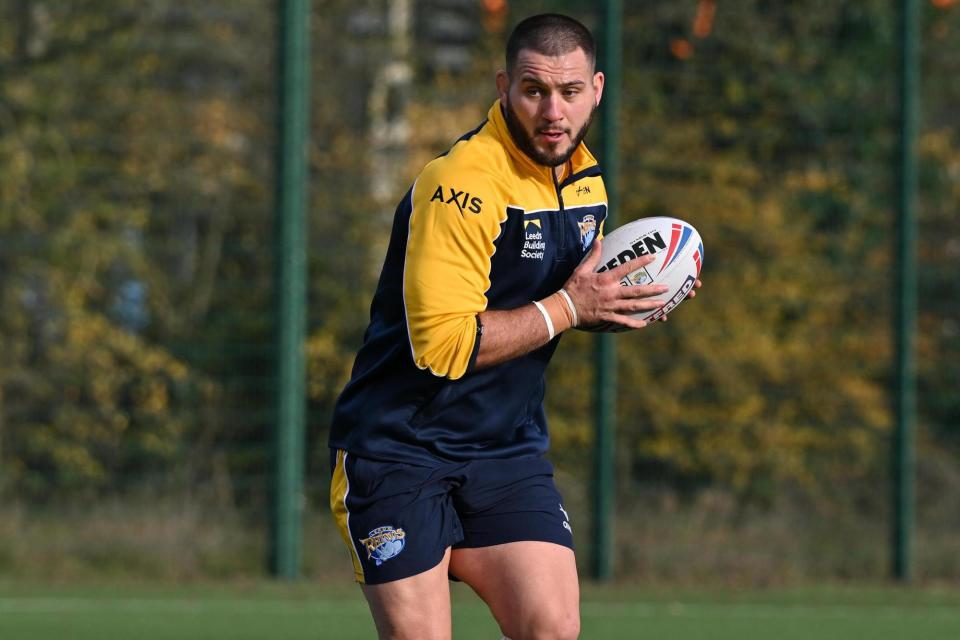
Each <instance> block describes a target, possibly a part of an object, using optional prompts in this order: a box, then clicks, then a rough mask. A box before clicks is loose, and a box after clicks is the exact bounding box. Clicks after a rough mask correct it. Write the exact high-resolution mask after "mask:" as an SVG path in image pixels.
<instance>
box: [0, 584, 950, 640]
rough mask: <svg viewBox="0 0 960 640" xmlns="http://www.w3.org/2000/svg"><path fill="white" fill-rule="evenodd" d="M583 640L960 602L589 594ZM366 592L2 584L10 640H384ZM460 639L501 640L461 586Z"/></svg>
mask: <svg viewBox="0 0 960 640" xmlns="http://www.w3.org/2000/svg"><path fill="white" fill-rule="evenodd" d="M582 619H583V625H582V626H583V633H582V636H581V637H582V638H584V639H585V640H595V639H603V638H609V639H610V640H622V639H624V638H638V639H639V638H670V639H672V640H688V639H691V640H692V639H694V638H704V639H717V640H725V639H730V640H734V639H735V640H747V639H750V638H765V639H766V638H776V639H778V640H793V639H798V640H799V639H807V638H814V639H816V640H853V639H857V638H869V639H870V640H894V639H897V640H900V639H922V640H957V639H960V591H958V590H931V589H923V590H906V589H894V588H876V587H875V588H852V587H842V588H841V587H832V588H819V589H793V590H769V591H689V590H686V591H677V590H661V591H655V590H651V589H634V588H626V587H616V588H612V587H590V586H588V587H585V589H584V594H583V606H582ZM374 637H375V634H374V631H373V625H372V623H371V622H370V620H369V614H368V612H367V609H366V605H365V604H364V602H363V600H362V598H361V597H360V594H359V591H358V590H357V589H356V588H349V589H346V588H333V587H329V586H314V585H304V584H298V585H293V586H284V585H275V584H258V585H248V586H237V585H231V586H189V587H176V588H175V587H163V588H161V587H154V586H133V585H131V586H123V587H106V586H97V587H90V586H88V587H83V588H80V587H67V586H62V587H41V586H22V585H15V584H9V583H7V584H4V583H0V638H2V639H3V640H48V639H49V640H54V639H55V640H105V639H113V638H122V639H125V638H131V639H136V640H188V639H197V640H200V639H203V640H220V639H223V640H227V639H229V640H245V639H251V640H252V639H254V638H257V639H261V638H267V639H269V640H300V639H304V640H306V639H308V638H310V639H318V638H331V639H337V640H341V639H342V640H352V639H361V638H374ZM454 638H456V639H457V640H474V639H475V640H497V638H499V633H498V630H497V627H496V625H495V624H494V622H493V620H492V619H491V617H490V615H489V613H488V612H487V610H486V607H485V606H484V605H483V603H482V602H480V601H479V600H478V599H477V598H476V597H475V596H474V595H473V594H472V593H471V592H470V591H469V590H468V589H466V588H464V587H463V586H462V585H455V586H454Z"/></svg>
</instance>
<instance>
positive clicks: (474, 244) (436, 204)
mask: <svg viewBox="0 0 960 640" xmlns="http://www.w3.org/2000/svg"><path fill="white" fill-rule="evenodd" d="M444 160H446V159H445V158H439V159H437V160H435V161H434V162H433V163H431V164H430V165H428V166H427V168H426V169H425V170H424V172H423V173H422V174H421V175H420V177H419V178H418V179H417V182H416V184H415V185H414V189H413V195H412V199H413V202H412V210H411V213H410V228H409V232H408V237H407V247H406V255H405V260H404V271H403V299H404V307H405V311H406V317H407V329H408V331H409V334H410V346H411V349H412V351H413V359H414V361H415V362H416V365H417V366H418V367H420V368H421V369H429V370H430V371H431V372H433V373H434V374H435V375H438V376H445V377H447V378H450V379H454V380H455V379H457V378H460V377H462V376H463V375H464V374H465V373H466V371H467V367H468V366H469V364H470V361H471V357H472V355H473V352H474V347H475V346H477V345H476V339H477V324H476V315H477V314H479V313H480V312H481V311H484V310H485V309H486V308H487V297H486V292H487V290H488V289H489V288H490V260H491V257H492V256H493V252H494V244H493V243H494V240H496V238H497V236H499V234H500V230H501V227H500V223H501V222H502V221H503V220H504V219H505V214H503V216H504V217H501V213H500V212H501V211H505V207H503V206H499V205H498V204H497V203H496V202H495V193H494V191H495V189H494V187H493V184H492V181H491V180H490V179H489V178H488V177H487V176H485V175H483V174H482V173H481V172H478V171H453V170H451V168H449V167H446V164H447V163H446V162H444Z"/></svg>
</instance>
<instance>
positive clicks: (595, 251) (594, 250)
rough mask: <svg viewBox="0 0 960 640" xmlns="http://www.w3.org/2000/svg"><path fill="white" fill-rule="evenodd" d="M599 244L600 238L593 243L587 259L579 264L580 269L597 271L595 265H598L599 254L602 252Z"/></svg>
mask: <svg viewBox="0 0 960 640" xmlns="http://www.w3.org/2000/svg"><path fill="white" fill-rule="evenodd" d="M600 242H601V240H600V238H597V239H595V240H594V241H593V246H592V247H590V253H588V254H587V257H586V258H584V259H583V261H582V262H581V263H580V267H579V268H580V269H589V270H590V271H596V270H597V265H598V264H600V254H601V253H602V252H603V250H602V248H601V246H600Z"/></svg>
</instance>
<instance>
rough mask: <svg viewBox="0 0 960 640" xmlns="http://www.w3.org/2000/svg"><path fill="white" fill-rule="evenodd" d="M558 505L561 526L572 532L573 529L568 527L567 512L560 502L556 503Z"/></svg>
mask: <svg viewBox="0 0 960 640" xmlns="http://www.w3.org/2000/svg"><path fill="white" fill-rule="evenodd" d="M557 506H558V507H560V512H561V513H562V514H563V528H564V529H566V530H567V531H569V532H570V533H571V535H572V534H573V529H572V528H571V527H570V516H569V515H568V514H567V510H566V509H564V508H563V505H562V504H559V505H557Z"/></svg>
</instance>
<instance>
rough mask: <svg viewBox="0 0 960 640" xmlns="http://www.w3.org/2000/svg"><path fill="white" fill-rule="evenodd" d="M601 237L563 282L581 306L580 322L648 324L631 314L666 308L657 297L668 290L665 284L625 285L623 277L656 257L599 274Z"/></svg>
mask: <svg viewBox="0 0 960 640" xmlns="http://www.w3.org/2000/svg"><path fill="white" fill-rule="evenodd" d="M601 242H602V241H601V240H600V239H597V240H594V241H593V247H591V250H590V253H589V254H588V255H587V257H586V258H585V259H584V260H583V262H581V263H580V265H579V266H578V267H577V268H576V270H575V271H574V272H573V275H571V276H570V278H569V279H568V280H567V282H566V283H565V284H564V285H563V288H564V289H565V290H566V292H567V295H569V296H570V299H571V300H572V301H573V304H574V306H575V307H576V308H577V316H578V318H577V319H578V321H579V322H578V324H577V326H578V327H580V328H582V329H587V330H589V329H590V328H591V327H594V326H598V325H601V326H602V325H605V324H607V323H613V324H616V325H620V326H622V327H626V328H629V329H640V328H642V327H645V326H647V322H646V321H644V320H637V319H635V318H633V317H631V314H634V313H639V312H641V311H652V310H653V309H657V308H659V307H662V306H663V305H664V304H665V303H666V300H660V299H656V298H653V296H657V295H660V294H663V293H666V292H667V289H668V287H666V286H665V285H661V284H652V285H638V286H632V287H624V286H622V285H621V284H620V280H622V279H623V278H624V277H626V276H627V275H628V274H630V273H633V272H634V271H636V270H637V269H639V268H641V267H644V266H646V265H648V264H650V263H651V262H653V260H654V256H652V255H647V256H640V257H639V258H634V259H633V260H630V261H629V262H625V263H623V264H622V265H620V266H618V267H615V268H613V269H609V270H607V271H602V272H600V273H597V272H596V271H597V265H598V264H600V252H601Z"/></svg>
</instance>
